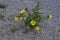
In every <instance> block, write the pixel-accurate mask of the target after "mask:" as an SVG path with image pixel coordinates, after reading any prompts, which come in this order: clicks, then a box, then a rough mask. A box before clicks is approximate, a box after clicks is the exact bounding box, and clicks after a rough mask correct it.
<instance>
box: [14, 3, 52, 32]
mask: <svg viewBox="0 0 60 40" xmlns="http://www.w3.org/2000/svg"><path fill="white" fill-rule="evenodd" d="M40 9H41V8H40V4H39V2H38V3H37V5H36V6H35V7H33V8H32V12H31V11H29V9H28V8H27V7H26V8H25V9H23V10H20V11H19V14H20V16H19V17H15V18H14V20H15V21H24V22H25V25H27V27H26V28H27V29H31V30H36V31H38V30H40V29H41V28H40V27H39V23H40V22H42V21H43V20H45V19H50V18H52V15H48V16H46V17H42V15H41V14H42V13H41V12H40Z"/></svg>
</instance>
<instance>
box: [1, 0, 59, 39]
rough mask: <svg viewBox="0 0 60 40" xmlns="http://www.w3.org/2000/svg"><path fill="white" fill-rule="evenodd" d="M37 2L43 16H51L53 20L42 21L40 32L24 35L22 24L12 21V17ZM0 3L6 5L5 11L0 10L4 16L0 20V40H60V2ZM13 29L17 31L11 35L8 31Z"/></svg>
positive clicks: (14, 0) (5, 0)
mask: <svg viewBox="0 0 60 40" xmlns="http://www.w3.org/2000/svg"><path fill="white" fill-rule="evenodd" d="M37 1H39V2H40V4H41V10H40V11H41V12H43V13H44V14H43V15H44V16H46V15H47V14H51V15H53V18H52V19H50V20H48V21H46V20H44V21H43V22H42V23H41V24H40V27H41V30H40V31H37V32H35V31H34V32H33V31H32V32H28V33H26V34H24V33H23V30H24V29H23V28H24V26H23V25H24V24H23V23H22V22H14V21H12V17H13V16H15V15H18V14H19V13H18V12H19V10H20V9H23V8H24V7H28V8H30V10H31V9H32V7H34V6H35V5H36V3H37ZM0 3H3V4H5V5H7V6H6V8H5V9H0V14H2V15H3V16H4V18H3V19H0V40H60V0H0ZM20 24H21V25H22V27H21V25H20ZM13 27H17V28H19V31H16V32H15V33H12V32H11V31H10V30H11V29H12V28H13Z"/></svg>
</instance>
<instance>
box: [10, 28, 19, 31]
mask: <svg viewBox="0 0 60 40" xmlns="http://www.w3.org/2000/svg"><path fill="white" fill-rule="evenodd" d="M17 30H18V28H16V27H14V28H12V29H11V30H10V31H11V32H16V31H17Z"/></svg>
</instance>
